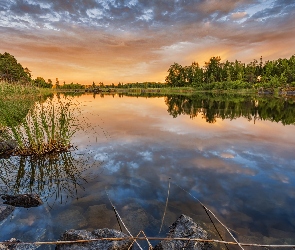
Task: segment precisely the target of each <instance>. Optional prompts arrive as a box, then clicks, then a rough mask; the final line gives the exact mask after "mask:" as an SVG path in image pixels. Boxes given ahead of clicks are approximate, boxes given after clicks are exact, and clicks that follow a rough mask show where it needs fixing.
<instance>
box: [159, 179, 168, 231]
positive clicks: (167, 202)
mask: <svg viewBox="0 0 295 250" xmlns="http://www.w3.org/2000/svg"><path fill="white" fill-rule="evenodd" d="M170 179H171V178H169V184H168V193H167V199H166V204H165V209H164V214H163V218H162V223H161V227H160V231H159V233H161V230H162V227H163V223H164V218H165V214H166V210H167V205H168V199H169V192H170Z"/></svg>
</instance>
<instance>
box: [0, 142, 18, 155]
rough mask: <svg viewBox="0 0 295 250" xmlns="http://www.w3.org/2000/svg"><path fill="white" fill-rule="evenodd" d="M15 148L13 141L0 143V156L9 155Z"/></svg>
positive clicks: (15, 144) (15, 143)
mask: <svg viewBox="0 0 295 250" xmlns="http://www.w3.org/2000/svg"><path fill="white" fill-rule="evenodd" d="M16 147H17V142H16V141H13V140H7V141H0V156H2V155H9V154H11V153H12V152H13V150H14V149H15V148H16Z"/></svg>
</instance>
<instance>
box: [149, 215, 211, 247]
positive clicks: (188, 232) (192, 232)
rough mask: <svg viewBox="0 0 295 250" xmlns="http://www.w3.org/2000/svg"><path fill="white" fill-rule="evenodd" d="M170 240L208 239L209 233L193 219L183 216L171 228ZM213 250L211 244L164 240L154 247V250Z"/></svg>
mask: <svg viewBox="0 0 295 250" xmlns="http://www.w3.org/2000/svg"><path fill="white" fill-rule="evenodd" d="M167 237H168V238H187V239H208V233H207V232H206V231H205V230H204V229H203V228H201V227H200V226H199V225H198V224H197V223H195V222H194V221H193V219H192V218H190V217H188V216H186V215H184V214H182V215H181V216H180V217H179V218H178V219H177V220H176V221H175V222H174V223H173V224H172V225H171V226H170V227H169V233H168V235H167ZM209 248H211V244H209V243H204V242H196V241H181V240H162V241H161V242H160V243H159V244H158V245H156V246H155V247H154V250H168V249H175V250H178V249H179V250H180V249H190V250H192V249H194V250H201V249H202V250H207V249H209Z"/></svg>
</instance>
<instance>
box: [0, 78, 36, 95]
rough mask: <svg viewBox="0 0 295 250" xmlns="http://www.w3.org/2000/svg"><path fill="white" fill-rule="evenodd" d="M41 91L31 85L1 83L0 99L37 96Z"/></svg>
mask: <svg viewBox="0 0 295 250" xmlns="http://www.w3.org/2000/svg"><path fill="white" fill-rule="evenodd" d="M39 93H40V91H39V89H38V88H36V87H34V86H31V85H20V84H11V83H7V82H4V81H0V97H6V98H10V97H12V96H15V95H28V94H32V95H37V94H39Z"/></svg>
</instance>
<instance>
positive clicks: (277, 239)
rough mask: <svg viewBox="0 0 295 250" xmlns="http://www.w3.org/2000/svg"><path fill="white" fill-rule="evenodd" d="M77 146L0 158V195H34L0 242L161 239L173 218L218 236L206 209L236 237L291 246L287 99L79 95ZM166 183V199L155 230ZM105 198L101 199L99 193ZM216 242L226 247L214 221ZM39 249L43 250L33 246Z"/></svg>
mask: <svg viewBox="0 0 295 250" xmlns="http://www.w3.org/2000/svg"><path fill="white" fill-rule="evenodd" d="M74 100H75V101H77V102H79V107H80V110H81V113H80V114H79V119H80V120H81V123H82V125H83V127H84V130H81V131H80V132H79V133H77V134H76V136H75V138H74V140H73V144H74V145H75V146H76V147H77V150H74V151H72V152H68V153H63V154H62V155H60V156H59V157H52V158H50V159H32V158H27V159H24V158H17V157H15V158H12V159H0V164H1V172H0V183H1V189H2V190H1V193H25V192H34V193H39V194H40V195H41V197H42V199H43V200H44V205H42V206H40V207H38V208H29V209H25V208H16V210H15V211H14V213H13V215H11V216H10V217H9V218H8V219H7V220H5V221H4V222H1V224H0V225H1V229H0V230H1V233H0V240H6V239H10V238H11V237H15V238H18V239H21V240H23V241H49V240H57V239H58V238H59V236H60V234H61V233H62V232H63V231H65V230H67V229H71V228H74V229H87V230H93V229H96V228H104V227H108V228H115V229H119V226H118V223H117V220H116V217H115V214H114V211H113V209H112V206H111V204H110V201H109V199H108V196H109V198H110V200H111V201H112V202H113V203H114V205H115V207H116V209H117V210H118V212H119V214H120V216H121V217H122V219H123V221H124V223H125V224H126V226H127V227H128V229H129V230H130V231H131V233H132V234H134V235H136V234H137V233H138V232H139V231H140V230H143V231H144V232H145V233H146V234H147V235H148V236H165V235H166V233H167V230H168V226H169V225H170V224H171V223H173V222H174V221H175V220H176V219H177V218H178V217H179V216H180V215H181V214H182V213H184V214H186V215H188V216H190V217H192V218H193V219H194V220H195V221H197V222H199V223H200V224H201V225H202V226H203V227H204V228H205V229H207V230H208V231H209V232H210V234H211V236H212V238H214V239H219V237H218V235H217V234H216V232H215V230H214V227H213V225H212V224H211V222H210V220H209V218H208V216H207V215H206V213H205V211H204V209H203V208H202V207H201V206H200V205H199V203H198V201H197V200H196V199H194V198H193V197H192V196H190V195H189V194H188V193H187V192H190V193H191V194H192V195H193V196H194V197H195V198H197V199H199V200H200V201H201V202H203V203H204V204H206V205H207V206H208V208H210V209H211V210H212V211H213V212H214V213H215V214H216V216H217V217H218V218H219V219H220V220H221V221H222V222H223V223H224V224H225V225H227V226H228V227H229V228H231V229H233V230H234V235H235V236H236V237H237V238H238V240H239V241H240V242H248V243H260V244H295V240H294V238H295V237H294V236H295V155H294V146H295V127H294V122H295V104H294V103H293V100H292V99H291V98H270V97H265V98H264V97H253V96H237V95H233V96H228V95H219V96H212V95H204V94H202V95H201V94H200V95H198V96H193V97H186V96H179V97H177V96H167V97H163V96H153V97H152V98H149V97H148V96H142V97H135V96H126V95H125V96H120V97H119V96H118V95H114V96H112V95H104V96H99V95H96V96H95V98H94V97H93V96H92V95H82V96H78V97H74ZM169 178H171V179H170V180H171V188H170V196H169V203H168V207H167V211H166V215H165V220H164V225H163V229H162V231H161V233H159V229H160V227H161V220H162V216H163V213H164V209H165V202H166V197H167V191H168V183H169ZM107 194H108V196H107ZM216 225H217V227H218V229H219V230H220V232H221V234H222V235H223V237H224V238H225V239H228V240H231V238H230V237H229V236H228V235H227V234H226V232H225V230H224V229H223V228H222V227H221V226H220V225H219V224H218V223H216ZM44 248H45V247H44Z"/></svg>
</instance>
